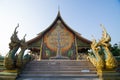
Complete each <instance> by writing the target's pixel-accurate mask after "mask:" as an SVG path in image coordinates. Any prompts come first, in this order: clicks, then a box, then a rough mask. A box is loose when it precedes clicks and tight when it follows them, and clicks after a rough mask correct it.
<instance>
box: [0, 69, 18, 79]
mask: <svg viewBox="0 0 120 80" xmlns="http://www.w3.org/2000/svg"><path fill="white" fill-rule="evenodd" d="M17 76H18V71H17V70H5V71H3V72H0V80H16V77H17Z"/></svg>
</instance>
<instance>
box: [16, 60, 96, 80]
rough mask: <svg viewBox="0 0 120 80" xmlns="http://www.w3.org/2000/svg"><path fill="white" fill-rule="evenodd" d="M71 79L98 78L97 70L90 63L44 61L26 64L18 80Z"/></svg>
mask: <svg viewBox="0 0 120 80" xmlns="http://www.w3.org/2000/svg"><path fill="white" fill-rule="evenodd" d="M70 77H71V78H79V79H78V80H81V79H80V78H86V79H87V78H88V79H89V78H91V79H97V78H98V76H97V72H96V68H95V67H94V66H93V65H92V64H91V63H90V62H89V61H75V60H72V61H71V60H42V61H31V62H29V63H28V64H26V66H25V68H24V69H23V71H22V72H21V74H20V75H19V79H17V80H26V79H27V80H35V79H38V80H39V79H40V78H45V80H46V78H70ZM71 78H70V79H71ZM70 79H69V80H70ZM51 80H52V79H51ZM56 80H57V79H56ZM73 80H74V79H73ZM75 80H76V79H75Z"/></svg>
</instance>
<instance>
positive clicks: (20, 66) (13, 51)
mask: <svg viewBox="0 0 120 80" xmlns="http://www.w3.org/2000/svg"><path fill="white" fill-rule="evenodd" d="M100 26H101V28H102V37H101V39H99V41H97V40H96V39H93V40H92V41H90V40H88V39H86V38H84V37H82V36H81V34H80V33H78V32H76V31H74V30H73V29H71V28H70V27H69V26H68V25H67V24H66V23H65V22H64V20H63V19H62V17H61V14H60V11H58V14H57V17H56V18H55V20H54V21H53V23H52V24H51V25H50V26H49V27H48V28H47V29H45V30H44V31H42V32H40V33H39V34H38V35H37V36H36V37H35V38H33V39H31V40H28V41H26V40H25V36H26V34H25V35H24V37H23V38H22V39H19V38H18V36H17V34H18V31H17V28H18V27H19V25H17V26H16V27H15V30H14V32H13V34H12V36H11V37H10V40H11V41H10V43H9V48H10V50H9V52H8V53H7V55H6V56H5V58H4V61H3V63H4V64H3V65H4V68H5V70H4V71H2V72H0V80H1V79H2V80H8V79H9V80H27V79H28V80H38V79H39V80H43V79H45V80H48V79H47V78H49V80H53V78H56V80H58V79H59V78H60V79H65V78H67V79H69V80H71V79H72V80H83V79H84V80H88V79H90V80H99V79H100V80H120V77H119V75H120V74H119V72H116V71H117V70H119V67H118V61H117V59H116V57H114V56H113V55H112V52H111V50H110V47H111V45H110V41H111V37H110V35H109V34H108V32H107V30H106V29H105V27H104V25H103V24H101V25H100ZM19 49H20V51H19ZM89 49H90V50H89ZM26 50H30V52H29V53H30V54H25V51H26ZM88 50H89V51H88Z"/></svg>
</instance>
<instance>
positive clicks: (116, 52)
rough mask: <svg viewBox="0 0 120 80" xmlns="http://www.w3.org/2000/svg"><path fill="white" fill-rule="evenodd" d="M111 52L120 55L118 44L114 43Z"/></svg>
mask: <svg viewBox="0 0 120 80" xmlns="http://www.w3.org/2000/svg"><path fill="white" fill-rule="evenodd" d="M111 52H112V54H113V56H120V49H119V47H118V44H114V45H113V46H112V47H111Z"/></svg>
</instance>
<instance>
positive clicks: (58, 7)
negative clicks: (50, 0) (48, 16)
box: [58, 5, 60, 16]
mask: <svg viewBox="0 0 120 80" xmlns="http://www.w3.org/2000/svg"><path fill="white" fill-rule="evenodd" d="M58 16H60V6H59V5H58Z"/></svg>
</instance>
